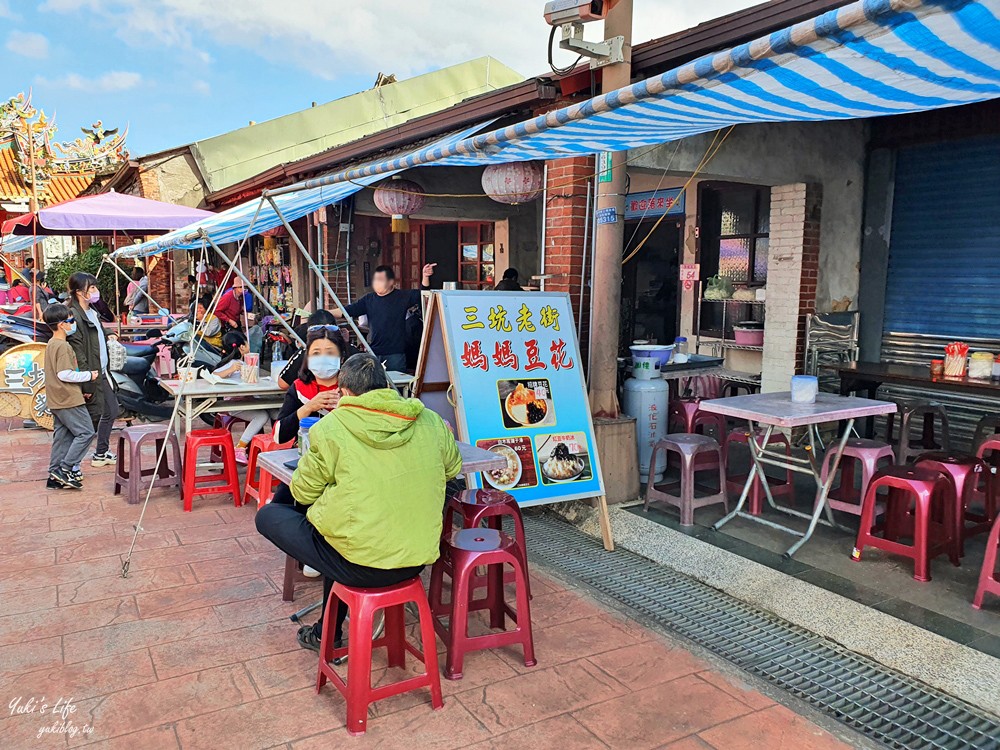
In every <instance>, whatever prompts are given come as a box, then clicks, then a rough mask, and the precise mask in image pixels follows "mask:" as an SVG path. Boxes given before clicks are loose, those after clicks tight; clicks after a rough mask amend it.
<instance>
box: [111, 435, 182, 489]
mask: <svg viewBox="0 0 1000 750" xmlns="http://www.w3.org/2000/svg"><path fill="white" fill-rule="evenodd" d="M164 441H166V442H167V443H169V444H170V453H171V454H172V456H173V466H171V465H170V463H171V462H170V456H168V454H167V453H166V452H165V451H164V452H163V460H162V461H159V462H157V463H156V466H155V467H154V468H150V469H144V468H142V447H143V446H144V445H146V444H147V443H150V442H152V443H153V450H154V459H153V460H154V462H156V461H157V459H158V458H159V457H160V452H161V451H162V450H163V443H164ZM126 454H127V455H128V462H127V463H126V458H125V457H126ZM146 479H149V480H150V482H151V483H152V485H153V487H177V488H180V486H181V449H180V445H179V444H178V442H177V434H176V433H175V432H174V431H173V430H170V429H168V427H167V425H164V424H144V425H133V426H132V427H125V428H124V429H122V431H121V432H119V433H118V460H117V463H116V465H115V488H114V494H115V495H117V494H118V493H120V492H121V491H122V487H128V500H127V502H128V504H129V505H135V504H137V503H138V502H139V501H140V500H139V492H140V491H141V489H142V483H143V481H144V480H146ZM182 495H183V493H182Z"/></svg>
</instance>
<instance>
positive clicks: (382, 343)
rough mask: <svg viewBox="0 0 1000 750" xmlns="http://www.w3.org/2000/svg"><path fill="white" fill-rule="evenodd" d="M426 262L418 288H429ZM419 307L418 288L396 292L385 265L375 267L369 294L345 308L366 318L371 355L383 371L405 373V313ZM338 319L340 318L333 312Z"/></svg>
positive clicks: (430, 268)
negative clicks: (378, 362) (378, 361)
mask: <svg viewBox="0 0 1000 750" xmlns="http://www.w3.org/2000/svg"><path fill="white" fill-rule="evenodd" d="M436 265H437V263H428V264H427V265H425V266H424V269H423V279H422V281H421V283H420V289H430V288H431V276H433V275H434V266H436ZM419 304H420V290H419V289H406V290H404V289H397V288H396V274H395V273H394V272H393V270H392V268H390V267H389V266H377V267H376V268H375V273H373V274H372V291H370V292H369V293H368V294H366V295H365V296H364V297H362V298H361V299H359V300H358V301H357V302H353V303H351V304H350V305H345V309H346V310H347V313H348V315H350V316H351V317H352V318H357V317H358V316H360V315H367V316H368V329H369V332H368V343H369V344H370V345H371V347H372V350H373V351H374V352H375V355H376V356H377V357H378V358H379V359H380V360H381V361H382V362H384V363H385V369H386V370H395V371H397V372H405V371H406V311H407V310H409V309H410V308H411V307H413V306H415V305H419ZM333 314H334V315H336V316H337V317H338V318H342V317H344V314H343V313H342V312H341V311H340V310H334V311H333Z"/></svg>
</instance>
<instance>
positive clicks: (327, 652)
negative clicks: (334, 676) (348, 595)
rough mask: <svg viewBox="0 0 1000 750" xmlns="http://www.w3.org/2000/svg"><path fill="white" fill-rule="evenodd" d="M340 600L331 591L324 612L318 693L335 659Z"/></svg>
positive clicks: (318, 670)
mask: <svg viewBox="0 0 1000 750" xmlns="http://www.w3.org/2000/svg"><path fill="white" fill-rule="evenodd" d="M289 559H291V558H289ZM339 602H340V599H338V598H337V594H336V593H334V592H332V591H331V592H330V596H329V598H328V599H327V600H326V611H325V612H324V613H323V632H322V633H321V634H320V639H319V666H318V667H317V669H316V692H317V693H319V692H320V690H322V689H323V686H324V685H325V684H326V680H327V676H326V669H328V668H329V664H330V662H331V661H333V636H334V630H335V628H336V625H335V624H334V622H335V621H336V619H337V615H336V612H337V606H338V604H339ZM331 613H333V614H331Z"/></svg>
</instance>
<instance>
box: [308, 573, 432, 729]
mask: <svg viewBox="0 0 1000 750" xmlns="http://www.w3.org/2000/svg"><path fill="white" fill-rule="evenodd" d="M338 602H343V603H344V604H346V605H347V609H348V611H349V612H350V613H351V617H350V620H349V623H350V625H349V628H350V629H349V631H348V636H347V646H345V647H344V648H334V645H333V639H334V631H335V629H336V621H337V605H338ZM409 602H414V603H415V604H416V605H417V610H418V611H419V613H420V638H421V641H422V644H421V645H422V646H423V651H422V652H421V651H418V650H417V648H416V647H415V646H414V645H413V644H412V643H410V642H409V641H408V640H407V639H406V626H405V624H404V620H405V618H404V605H406V604H408V603H409ZM380 609H384V610H385V632H384V634H383V635H382V637H381V638H379V639H378V640H375V641H373V640H372V636H371V634H372V620H373V619H374V617H375V613H376V612H378V611H379V610H380ZM381 646H385V648H386V651H387V652H388V657H389V666H390V667H400V668H405V667H406V652H407V651H409V652H410V654H411V655H412V656H414V657H415V658H417V659H419V660H420V661H422V662H423V663H424V673H423V674H419V675H416V676H415V677H410V678H408V679H405V680H400V681H399V682H393V683H391V684H388V685H379V686H378V687H372V649H373V648H379V647H381ZM319 654H320V657H319V669H318V670H317V672H316V692H317V693H318V692H320V690H322V689H323V685H325V684H326V681H327V680H328V679H329V680H330V682H332V683H333V684H334V685H335V686H336V688H337V690H339V691H340V692H341V694H342V695H343V696H344V699H345V700H346V701H347V733H348V734H351V735H354V736H358V735H361V734H364V733H365V729H366V728H367V726H368V706H370V705H371V704H372V703H374V702H375V701H380V700H382V699H383V698H389V697H390V696H393V695H399V694H400V693H406V692H409V691H410V690H416V689H417V688H422V687H427V688H430V691H431V707H432V708H434V710H437V709H439V708H443V707H444V700H443V699H442V697H441V675H440V674H439V673H438V662H437V642H436V641H435V640H434V625H433V618H432V616H431V610H430V607H429V606H428V605H427V595H426V594H425V593H424V587H423V586H422V585H421V583H420V579H419V578H411V579H410V580H409V581H405V582H403V583H400V584H397V585H395V586H387V587H385V588H380V589H361V588H355V587H353V586H344V585H342V584H340V583H335V584H333V591H332V592H331V593H330V598H329V599H328V600H327V603H326V614H324V615H323V634H322V636H321V638H320V646H319ZM345 655H349V657H350V658H349V659H348V660H347V681H346V682H345V681H344V680H343V679H341V677H340V675H338V674H337V673H336V672H335V671H334V669H333V666H332V665H331V664H330V662H332V661H333V660H334V659H337V658H340V657H342V656H345Z"/></svg>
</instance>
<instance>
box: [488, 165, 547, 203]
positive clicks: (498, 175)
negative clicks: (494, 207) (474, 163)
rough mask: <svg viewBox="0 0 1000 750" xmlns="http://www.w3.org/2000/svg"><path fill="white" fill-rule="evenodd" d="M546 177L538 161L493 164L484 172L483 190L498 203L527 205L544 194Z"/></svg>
mask: <svg viewBox="0 0 1000 750" xmlns="http://www.w3.org/2000/svg"><path fill="white" fill-rule="evenodd" d="M544 179H545V175H544V173H543V171H542V165H541V164H539V163H538V162H537V161H513V162H509V163H507V164H491V165H490V166H488V167H486V169H485V170H483V190H484V191H485V192H486V194H487V195H488V196H489V197H490V198H492V199H493V200H495V201H497V202H498V203H509V204H512V205H516V204H518V203H527V202H528V201H533V200H535V198H537V197H538V196H539V195H541V194H542V187H543V182H544Z"/></svg>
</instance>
